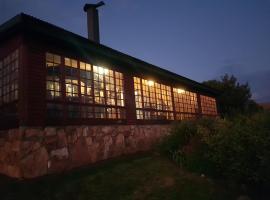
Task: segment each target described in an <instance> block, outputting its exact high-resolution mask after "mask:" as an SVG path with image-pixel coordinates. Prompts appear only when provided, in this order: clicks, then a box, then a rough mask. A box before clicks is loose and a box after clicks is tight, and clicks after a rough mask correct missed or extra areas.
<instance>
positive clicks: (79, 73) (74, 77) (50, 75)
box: [46, 53, 125, 119]
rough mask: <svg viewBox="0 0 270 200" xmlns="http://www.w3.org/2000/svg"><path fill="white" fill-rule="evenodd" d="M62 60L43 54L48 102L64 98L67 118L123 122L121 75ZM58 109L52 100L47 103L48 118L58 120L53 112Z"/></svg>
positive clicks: (68, 59) (109, 70)
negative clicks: (120, 120) (45, 65)
mask: <svg viewBox="0 0 270 200" xmlns="http://www.w3.org/2000/svg"><path fill="white" fill-rule="evenodd" d="M63 61H64V62H63V63H61V56H59V55H56V54H51V53H46V64H47V98H48V100H55V99H57V98H59V97H61V96H63V97H62V98H61V99H60V100H61V101H62V102H64V101H66V102H67V104H65V107H64V110H66V111H67V117H68V118H84V119H91V118H97V119H125V108H124V85H123V74H122V73H120V72H116V71H113V70H111V69H107V68H104V67H100V66H95V65H91V64H89V63H86V62H82V61H80V60H76V59H72V58H68V57H64V58H63ZM62 77H63V78H64V79H63V78H62ZM61 85H62V86H61ZM61 88H63V92H61ZM61 93H62V94H61ZM63 94H64V95H63ZM61 109H62V108H61ZM61 109H60V107H59V106H58V104H55V103H52V102H51V101H50V103H48V104H47V110H48V112H49V116H55V117H58V116H59V115H58V114H57V113H55V114H53V113H54V112H57V111H59V110H61Z"/></svg>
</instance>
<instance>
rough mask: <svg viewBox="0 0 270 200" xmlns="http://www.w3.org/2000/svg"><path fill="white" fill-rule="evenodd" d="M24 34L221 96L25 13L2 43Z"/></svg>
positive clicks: (9, 25) (2, 31) (1, 33)
mask: <svg viewBox="0 0 270 200" xmlns="http://www.w3.org/2000/svg"><path fill="white" fill-rule="evenodd" d="M20 31H23V32H26V33H29V34H36V35H38V36H39V37H43V36H46V37H43V38H47V39H50V40H54V41H57V42H65V44H66V45H71V46H73V47H74V48H77V50H78V51H81V50H82V49H83V51H84V52H91V53H94V54H96V55H99V56H100V57H106V58H108V59H111V60H114V61H119V62H121V63H125V64H126V65H127V66H129V68H130V69H129V70H133V71H136V72H137V73H143V74H145V73H146V74H152V75H153V76H155V77H156V76H157V77H158V78H161V79H164V80H167V81H170V82H173V83H175V85H177V84H181V85H184V86H187V87H188V88H189V89H192V90H196V91H200V92H203V93H207V94H209V95H212V96H216V95H218V94H219V93H220V92H219V91H217V90H215V89H212V88H210V87H208V86H206V85H204V84H201V83H198V82H196V81H193V80H191V79H188V78H186V77H183V76H180V75H178V74H176V73H173V72H170V71H168V70H166V69H163V68H161V67H158V66H155V65H153V64H150V63H147V62H145V61H142V60H140V59H137V58H134V57H132V56H129V55H127V54H124V53H122V52H119V51H117V50H114V49H112V48H110V47H107V46H105V45H102V44H99V43H96V42H94V41H90V40H89V39H87V38H84V37H82V36H80V35H77V34H74V33H72V32H70V31H67V30H65V29H63V28H60V27H57V26H55V25H53V24H50V23H47V22H45V21H42V20H40V19H37V18H35V17H32V16H30V15H27V14H24V13H21V14H18V15H16V16H15V17H13V18H12V19H10V20H8V21H7V22H5V23H4V24H2V25H1V26H0V42H1V41H3V40H5V39H6V38H8V37H10V36H11V35H13V34H15V33H18V32H20Z"/></svg>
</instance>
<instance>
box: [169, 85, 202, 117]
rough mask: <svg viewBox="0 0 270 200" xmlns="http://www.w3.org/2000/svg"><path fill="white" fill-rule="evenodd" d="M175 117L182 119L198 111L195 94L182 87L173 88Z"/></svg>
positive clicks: (194, 114)
mask: <svg viewBox="0 0 270 200" xmlns="http://www.w3.org/2000/svg"><path fill="white" fill-rule="evenodd" d="M173 96H174V108H175V112H176V119H178V120H182V119H186V118H191V117H190V116H194V117H195V116H196V114H198V113H199V109H198V100H197V94H196V93H194V92H190V91H187V90H184V89H182V88H173ZM184 114H185V115H184Z"/></svg>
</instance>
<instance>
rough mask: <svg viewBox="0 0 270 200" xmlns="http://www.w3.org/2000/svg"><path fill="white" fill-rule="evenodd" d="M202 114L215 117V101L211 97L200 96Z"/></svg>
mask: <svg viewBox="0 0 270 200" xmlns="http://www.w3.org/2000/svg"><path fill="white" fill-rule="evenodd" d="M200 98H201V107H202V114H205V115H217V105H216V100H215V98H213V97H208V96H204V95H200Z"/></svg>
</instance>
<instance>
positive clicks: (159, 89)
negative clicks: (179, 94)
mask: <svg viewBox="0 0 270 200" xmlns="http://www.w3.org/2000/svg"><path fill="white" fill-rule="evenodd" d="M133 81H134V92H135V93H134V95H135V104H136V109H137V110H136V116H137V119H147V120H149V119H154V120H164V119H165V120H173V119H174V117H173V107H172V97H171V87H170V86H166V85H163V84H160V83H155V82H154V81H151V80H145V79H141V78H138V77H133Z"/></svg>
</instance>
